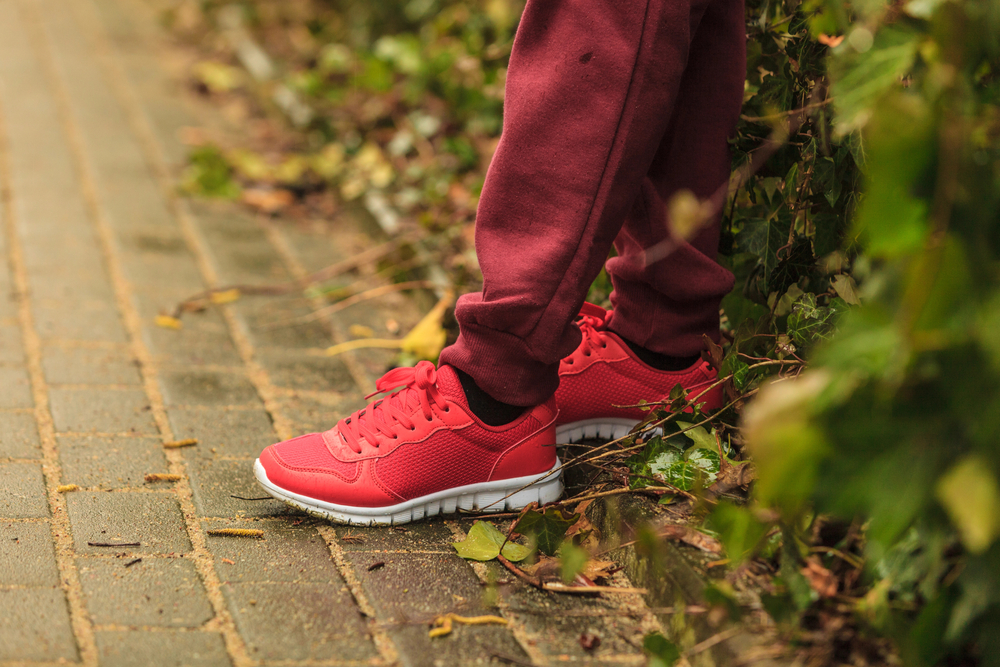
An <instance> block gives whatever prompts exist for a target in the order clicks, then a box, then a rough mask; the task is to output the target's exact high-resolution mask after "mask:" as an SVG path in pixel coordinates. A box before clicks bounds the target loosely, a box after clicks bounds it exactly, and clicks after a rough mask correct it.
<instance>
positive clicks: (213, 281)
mask: <svg viewBox="0 0 1000 667" xmlns="http://www.w3.org/2000/svg"><path fill="white" fill-rule="evenodd" d="M84 1H86V2H87V5H88V10H87V12H86V14H87V16H86V17H85V20H84V21H83V23H84V24H88V23H89V24H90V26H91V34H92V35H96V36H97V42H98V43H97V44H95V50H96V51H97V54H98V59H99V61H100V62H101V65H102V67H103V68H104V70H105V73H106V76H107V79H108V80H109V82H110V84H111V88H112V90H113V92H114V94H115V95H116V96H117V97H118V100H119V102H120V103H121V104H122V107H123V109H124V110H125V113H126V117H127V119H128V123H129V124H130V125H131V126H132V130H133V132H134V133H135V135H136V137H137V138H138V141H139V145H140V148H141V150H142V152H143V153H144V157H145V159H146V162H147V164H148V165H149V167H150V169H151V171H152V172H153V174H154V175H155V177H156V179H157V181H158V182H159V185H160V189H161V192H162V193H163V196H164V199H165V200H166V202H167V206H168V208H169V209H170V211H171V213H172V214H173V215H174V217H175V218H176V220H177V222H178V224H179V226H180V230H181V236H182V237H183V238H184V240H185V242H186V243H187V245H188V248H189V249H190V250H191V252H192V254H193V255H194V260H195V264H196V266H197V267H198V271H199V273H201V275H202V279H203V280H204V281H205V283H206V284H207V285H208V286H209V287H218V286H219V284H220V281H219V276H218V272H217V271H216V269H215V266H214V265H213V262H212V258H211V253H210V252H209V250H208V246H207V244H206V242H205V239H204V238H203V236H202V235H201V233H200V231H199V229H198V226H197V223H196V222H195V218H194V216H193V215H192V214H191V212H190V209H189V206H188V205H187V203H186V202H185V201H184V200H183V199H181V198H180V197H179V196H178V194H177V192H176V188H175V187H174V184H173V179H172V177H171V175H170V171H169V168H168V166H167V161H166V159H165V157H164V152H163V148H162V147H161V146H160V143H159V140H158V139H157V138H156V135H155V133H154V132H153V130H152V128H151V126H150V121H149V118H148V116H147V115H146V112H145V110H144V109H143V107H142V104H141V102H140V101H139V100H138V98H137V96H136V93H135V91H134V89H133V87H132V84H131V82H130V81H129V80H128V77H127V75H126V73H125V72H124V71H123V70H122V69H121V65H120V61H119V59H120V56H118V57H117V58H116V55H117V54H116V47H115V46H114V44H112V43H111V42H110V40H109V39H108V37H107V35H106V33H105V31H104V26H103V25H101V24H100V21H99V19H98V18H97V17H96V16H94V15H93V14H92V13H93V12H95V11H96V8H95V7H94V6H93V4H92V0H73V5H74V7H75V8H77V9H76V14H77V17H78V19H79V18H81V12H80V10H79V8H80V6H81V3H82V2H84ZM268 238H269V239H270V238H276V237H274V235H272V234H270V233H269V234H268ZM282 247H283V249H284V252H282ZM277 249H278V251H279V253H281V254H282V256H283V258H286V257H287V260H286V261H289V260H293V259H294V258H293V257H291V255H290V254H289V248H288V247H287V244H285V243H281V244H280V246H278V247H277ZM289 269H290V271H291V273H292V274H293V277H296V278H298V277H299V275H298V274H299V273H301V274H302V275H304V274H305V269H304V268H303V267H302V266H301V264H299V263H298V262H297V261H294V263H293V264H291V265H289ZM296 269H297V271H296ZM219 309H220V310H221V312H222V315H223V318H224V320H225V322H226V325H227V327H228V328H229V332H230V337H231V338H232V340H233V343H234V344H235V346H236V350H237V353H238V354H239V356H240V358H241V359H242V360H243V363H244V364H245V365H246V367H247V377H248V380H249V381H250V383H251V384H252V385H253V386H254V388H255V389H256V390H257V394H258V396H260V398H261V400H262V401H263V403H264V407H265V409H266V410H267V411H268V413H269V414H270V415H271V419H272V423H273V425H274V429H275V431H276V432H277V433H278V436H279V437H280V438H281V439H283V440H284V439H287V438H289V437H291V436H292V434H293V433H294V429H293V427H292V423H291V421H290V420H289V419H288V418H287V417H286V416H285V415H284V414H283V411H282V410H281V407H280V404H279V401H278V395H277V392H276V391H275V387H274V385H273V384H272V382H271V379H270V376H269V375H268V373H267V371H266V370H265V369H264V367H263V366H261V365H260V364H259V363H258V362H257V361H256V360H255V358H254V356H255V353H254V348H253V344H252V343H251V342H250V338H249V336H248V335H247V332H246V331H245V329H244V325H243V323H242V322H241V321H240V320H239V319H238V318H237V317H236V313H235V311H234V309H233V308H232V307H231V306H229V305H220V306H219ZM333 333H334V332H333V331H331V334H333ZM334 340H335V341H336V338H335V339H334ZM351 363H354V364H355V366H356V370H357V371H358V373H355V372H352V373H351V374H352V377H353V378H354V380H355V382H356V383H358V387H359V389H361V390H362V391H364V387H366V386H369V385H371V384H372V383H371V381H370V380H368V379H367V377H366V375H364V374H363V369H361V366H360V364H356V362H351ZM350 368H351V366H350V365H349V366H348V369H349V370H350ZM358 374H360V378H361V380H362V381H361V382H359V375H358ZM172 455H173V456H177V457H179V456H181V454H180V453H179V452H176V451H175V452H172ZM199 528H200V527H199ZM318 530H319V533H320V535H321V536H322V537H323V540H324V541H325V542H326V543H327V547H328V548H329V550H330V553H331V555H332V556H333V559H334V562H335V564H336V566H337V569H338V571H339V572H340V575H341V576H342V577H343V578H344V581H345V582H346V583H347V585H348V589H349V590H350V592H351V595H352V597H353V599H354V601H355V603H356V604H357V605H358V607H359V608H360V609H361V610H362V612H363V613H364V614H365V615H366V616H368V618H369V631H370V633H371V637H372V640H373V643H374V644H375V648H376V650H377V651H378V653H379V654H380V656H381V657H382V659H383V660H384V661H385V662H387V663H390V664H395V663H397V662H398V660H399V658H398V650H397V649H396V646H395V644H394V642H393V641H392V640H391V639H390V638H389V635H388V633H386V632H385V631H384V630H383V629H382V628H380V627H378V625H377V623H376V622H375V619H376V615H375V613H374V607H373V606H372V605H371V603H370V602H369V601H368V599H367V596H366V595H365V593H364V590H363V589H362V587H361V582H360V581H359V580H358V577H357V574H356V573H355V572H354V569H353V567H351V566H350V564H349V563H348V562H347V559H346V558H345V557H344V554H343V550H342V548H341V545H340V544H339V543H338V542H337V538H336V533H335V532H334V530H333V528H332V527H330V526H323V527H320V528H319V529H318ZM199 537H201V538H202V539H204V536H203V535H199ZM213 574H214V570H213ZM206 584H207V582H206ZM215 585H216V586H217V585H218V584H217V583H216V584H215ZM212 593H214V594H219V595H221V591H219V590H216V591H213V592H212ZM227 614H228V612H227ZM227 618H230V617H229V616H228V615H227ZM231 622H232V621H231V618H230V623H231ZM240 647H241V648H242V650H243V651H245V650H246V647H245V645H244V644H242V642H241V644H240ZM247 659H249V656H247ZM234 661H235V660H234ZM236 667H241V666H240V665H237V666H236Z"/></svg>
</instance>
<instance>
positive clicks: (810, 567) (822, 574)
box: [802, 558, 837, 598]
mask: <svg viewBox="0 0 1000 667" xmlns="http://www.w3.org/2000/svg"><path fill="white" fill-rule="evenodd" d="M802 576H804V577H805V578H806V579H807V580H808V581H809V585H810V586H812V589H813V590H814V591H816V592H817V593H819V596H820V597H824V598H832V597H833V596H834V595H836V594H837V578H836V577H835V576H833V572H830V570H828V569H826V568H825V567H823V566H822V565H820V563H819V561H818V560H817V559H815V558H807V559H806V565H805V567H803V568H802Z"/></svg>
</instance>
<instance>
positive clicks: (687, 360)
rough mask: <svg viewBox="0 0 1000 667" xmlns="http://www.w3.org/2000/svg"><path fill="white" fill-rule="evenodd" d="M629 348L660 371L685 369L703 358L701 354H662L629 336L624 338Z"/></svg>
mask: <svg viewBox="0 0 1000 667" xmlns="http://www.w3.org/2000/svg"><path fill="white" fill-rule="evenodd" d="M618 337H619V338H621V339H622V342H624V343H625V344H626V345H628V346H629V349H630V350H632V352H634V353H635V356H637V357H639V359H640V360H641V361H642V362H643V363H644V364H646V365H647V366H652V367H653V368H655V369H656V370H658V371H683V370H685V369H688V368H691V366H693V365H694V364H695V362H696V361H698V360H699V359H701V356H700V355H697V354H696V355H695V356H693V357H671V356H670V355H666V354H660V353H659V352H653V351H652V350H647V349H646V348H644V347H643V346H641V345H639V344H637V343H633V342H632V341H630V340H628V339H627V338H622V337H621V336H618Z"/></svg>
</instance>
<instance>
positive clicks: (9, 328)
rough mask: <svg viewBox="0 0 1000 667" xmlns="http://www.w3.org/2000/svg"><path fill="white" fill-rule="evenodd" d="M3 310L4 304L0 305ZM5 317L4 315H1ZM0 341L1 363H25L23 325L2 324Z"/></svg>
mask: <svg viewBox="0 0 1000 667" xmlns="http://www.w3.org/2000/svg"><path fill="white" fill-rule="evenodd" d="M2 302H3V293H2V292H0V303H2ZM2 312H3V306H2V305H0V313H2ZM0 317H4V315H0ZM0 341H3V344H2V345H0V364H16V365H20V364H23V363H24V347H23V346H22V345H21V327H19V326H17V325H16V324H5V325H2V326H0Z"/></svg>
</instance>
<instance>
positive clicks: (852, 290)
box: [830, 273, 861, 306]
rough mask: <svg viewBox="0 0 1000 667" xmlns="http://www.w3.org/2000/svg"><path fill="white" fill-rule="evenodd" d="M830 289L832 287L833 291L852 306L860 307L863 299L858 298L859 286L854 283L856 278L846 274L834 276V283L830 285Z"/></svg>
mask: <svg viewBox="0 0 1000 667" xmlns="http://www.w3.org/2000/svg"><path fill="white" fill-rule="evenodd" d="M830 287H832V288H833V291H834V292H836V293H837V296H839V297H840V298H841V299H843V300H844V301H846V302H847V303H849V304H851V305H852V306H858V305H860V304H861V299H859V298H858V292H857V289H858V285H857V283H855V282H854V278H852V277H851V276H849V275H847V274H846V273H841V274H839V275H836V276H834V278H833V281H832V282H831V283H830Z"/></svg>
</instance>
